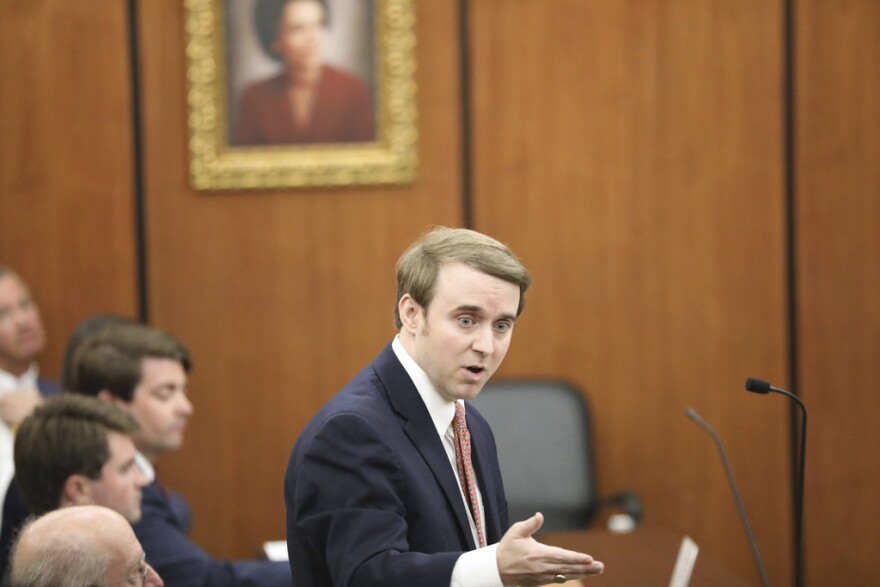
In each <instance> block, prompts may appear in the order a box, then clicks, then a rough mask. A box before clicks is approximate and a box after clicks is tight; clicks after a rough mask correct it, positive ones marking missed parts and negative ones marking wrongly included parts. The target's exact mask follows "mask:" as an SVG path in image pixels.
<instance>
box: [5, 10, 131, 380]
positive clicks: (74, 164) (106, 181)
mask: <svg viewBox="0 0 880 587" xmlns="http://www.w3.org/2000/svg"><path fill="white" fill-rule="evenodd" d="M127 43H128V37H127V27H126V12H125V4H124V3H123V2H106V1H99V2H69V1H68V0H30V1H26V2H25V1H22V0H9V1H4V2H0V264H5V265H9V266H11V267H13V268H15V269H16V270H17V271H18V272H19V273H21V274H22V276H23V277H24V279H25V280H26V281H27V282H28V283H29V284H30V286H31V289H32V290H33V293H34V295H35V296H36V298H37V301H38V303H39V304H40V307H41V309H42V313H43V319H44V321H45V323H46V328H47V333H48V346H47V349H46V352H45V354H44V356H43V357H42V359H41V366H42V371H43V373H45V374H47V375H49V376H52V377H55V376H57V375H58V374H59V363H60V357H61V354H62V352H63V348H64V344H65V341H66V337H67V335H68V333H69V331H70V330H71V328H72V327H73V326H74V325H75V324H76V323H77V322H78V321H79V320H80V319H82V318H83V317H85V316H87V315H89V314H92V313H94V312H107V311H112V312H118V313H121V314H126V315H134V313H135V307H136V285H135V275H136V273H135V266H134V246H133V242H134V236H133V234H134V214H133V211H132V191H131V177H132V135H131V124H132V118H131V92H130V83H129V79H130V75H129V66H128V44H127Z"/></svg>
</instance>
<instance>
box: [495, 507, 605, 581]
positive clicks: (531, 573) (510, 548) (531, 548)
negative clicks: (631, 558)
mask: <svg viewBox="0 0 880 587" xmlns="http://www.w3.org/2000/svg"><path fill="white" fill-rule="evenodd" d="M543 524H544V516H543V515H542V514H540V513H537V514H535V515H534V516H532V517H531V518H529V519H527V520H523V521H521V522H517V523H516V524H514V525H513V526H511V527H510V529H509V530H508V531H507V533H506V534H504V536H502V538H501V541H500V542H499V543H498V550H497V551H496V557H497V560H498V570H499V572H500V574H501V582H502V583H504V585H508V586H512V585H517V586H522V587H533V586H536V585H546V584H547V583H555V582H562V580H566V581H570V580H573V579H582V578H584V577H587V576H589V575H598V574H599V573H601V572H602V571H603V570H604V569H605V565H603V564H602V563H601V562H599V561H595V560H593V557H591V556H590V555H588V554H584V553H582V552H574V551H572V550H565V549H564V548H557V547H555V546H547V545H546V544H541V543H540V542H538V541H537V540H535V539H534V538H532V535H533V534H534V533H535V532H537V531H538V530H539V529H540V528H541V526H542V525H543ZM560 575H561V576H562V577H561V578H557V577H558V576H560Z"/></svg>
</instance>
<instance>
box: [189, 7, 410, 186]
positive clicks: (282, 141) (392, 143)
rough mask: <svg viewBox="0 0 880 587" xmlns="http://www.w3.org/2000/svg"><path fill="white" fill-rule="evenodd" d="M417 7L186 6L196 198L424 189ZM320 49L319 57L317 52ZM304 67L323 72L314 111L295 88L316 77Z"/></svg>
mask: <svg viewBox="0 0 880 587" xmlns="http://www.w3.org/2000/svg"><path fill="white" fill-rule="evenodd" d="M412 2H413V0H185V10H186V58H187V87H188V93H187V102H188V106H189V117H188V126H189V153H190V181H191V183H192V185H193V187H194V188H196V189H199V190H226V189H271V188H290V187H304V186H349V185H379V184H399V183H408V182H411V181H413V180H414V179H415V177H416V171H417V166H418V156H417V139H418V131H417V128H416V104H415V92H416V83H415V50H414V49H415V32H414V25H415V16H414V12H413V6H412ZM273 6H274V8H273ZM279 7H280V8H279ZM294 7H295V8H294ZM321 7H323V13H321V12H320V11H321V10H322V8H321ZM273 10H275V11H276V12H274V13H273V12H272V11H273ZM278 10H280V11H281V12H278ZM279 14H280V15H281V16H279ZM321 14H323V15H324V16H323V19H322V20H321V21H320V22H318V21H317V20H316V19H318V18H319V16H320V15H321ZM310 18H311V19H313V20H312V21H310V20H309V19H310ZM296 19H299V20H296ZM310 26H311V27H312V28H311V29H310V28H309V27H310ZM340 29H341V30H340ZM282 31H284V32H282ZM303 31H306V32H305V33H303ZM309 31H311V34H312V37H309V38H308V39H307V36H308V34H309ZM285 35H286V36H285ZM297 35H299V36H297ZM334 35H335V37H334ZM316 38H317V39H319V40H320V41H322V42H323V45H321V48H320V49H315V48H314V47H313V46H312V45H310V43H312V42H313V41H315V39H316ZM334 43H335V45H334ZM328 45H331V47H330V48H329V49H327V48H326V47H327V46H328ZM315 46H317V45H315ZM310 52H311V53H310ZM318 54H319V55H320V57H316V55H318ZM297 59H299V60H300V61H302V62H306V63H309V64H311V65H307V66H303V67H302V68H301V69H306V70H307V71H318V70H319V71H320V72H321V73H319V74H318V75H317V76H316V79H317V80H319V81H317V82H315V83H313V84H309V91H307V92H305V96H306V98H305V99H301V98H302V96H301V95H298V92H299V89H298V88H297V87H296V83H297V82H298V81H299V80H301V79H305V78H306V77H308V76H305V75H300V76H298V77H297V74H295V73H294V72H296V71H300V70H301V69H297V67H299V66H298V65H297V64H298V63H299V62H298V61H297ZM316 59H320V60H321V64H319V65H318V66H317V68H318V69H316V68H315V66H314V62H315V60H316ZM309 60H311V61H309ZM309 67H310V68H311V69H308V68H309ZM291 80H297V82H294V81H291ZM316 88H317V89H316ZM300 94H301V92H300ZM303 105H304V106H303ZM303 112H305V113H306V115H303V114H302V113H303ZM309 116H311V118H309Z"/></svg>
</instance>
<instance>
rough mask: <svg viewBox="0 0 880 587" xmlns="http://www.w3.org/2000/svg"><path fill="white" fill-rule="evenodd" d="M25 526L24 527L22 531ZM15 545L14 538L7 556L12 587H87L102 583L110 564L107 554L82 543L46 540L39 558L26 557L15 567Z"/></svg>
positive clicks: (110, 560) (16, 548)
mask: <svg viewBox="0 0 880 587" xmlns="http://www.w3.org/2000/svg"><path fill="white" fill-rule="evenodd" d="M33 519H35V518H32V519H31V520H30V521H33ZM25 527H27V524H26V525H25V526H24V527H23V528H22V530H23V529H24V528H25ZM18 536H19V537H20V536H21V532H19V534H18ZM18 542H19V539H18V538H16V540H15V543H14V544H13V546H12V550H11V552H10V557H9V560H10V561H11V564H12V572H11V573H10V586H11V587H90V586H92V585H98V584H100V583H101V582H103V580H104V573H105V572H106V571H107V567H108V566H110V564H111V562H112V557H111V555H110V553H108V552H95V550H94V548H90V547H89V546H88V545H85V544H83V543H81V542H73V541H71V540H66V539H54V538H49V540H47V541H46V543H45V544H44V545H43V549H42V551H41V556H38V557H28V559H27V560H24V561H18V564H16V562H17V561H16V558H17V557H16V556H15V555H16V552H17V550H18Z"/></svg>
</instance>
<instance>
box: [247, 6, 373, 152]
mask: <svg viewBox="0 0 880 587" xmlns="http://www.w3.org/2000/svg"><path fill="white" fill-rule="evenodd" d="M255 17H256V18H255V21H256V26H257V33H258V36H259V39H260V44H261V46H262V48H263V50H264V51H265V52H266V53H267V54H268V55H269V56H270V57H272V58H273V59H275V60H276V61H279V62H280V63H281V65H282V69H281V72H280V73H278V74H277V75H274V76H272V77H270V78H268V79H264V80H260V81H258V82H255V83H253V84H252V85H250V86H248V87H247V88H246V89H245V90H244V93H243V95H242V99H241V108H240V112H239V119H238V125H237V128H236V130H235V134H234V137H233V144H234V145H238V146H247V145H291V144H293V145H299V144H312V143H351V142H369V141H373V140H375V139H376V136H375V134H376V131H375V113H374V111H373V106H372V100H371V97H370V91H369V90H368V89H367V86H366V84H365V83H364V82H363V81H362V80H361V79H360V78H359V77H357V76H356V75H354V74H352V73H349V72H346V71H343V70H342V69H339V68H337V67H334V66H331V65H328V64H327V63H326V62H325V61H324V45H325V43H326V39H327V27H328V25H329V13H328V9H327V4H326V2H325V0H257V4H256V14H255Z"/></svg>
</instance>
